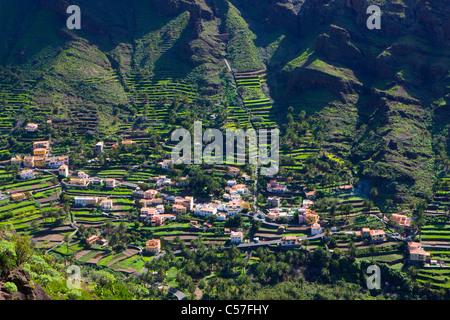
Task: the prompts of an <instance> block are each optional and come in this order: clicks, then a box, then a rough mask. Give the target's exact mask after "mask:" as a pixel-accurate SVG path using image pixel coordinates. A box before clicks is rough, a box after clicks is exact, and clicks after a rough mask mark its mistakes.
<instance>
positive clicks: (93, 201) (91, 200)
mask: <svg viewBox="0 0 450 320" xmlns="http://www.w3.org/2000/svg"><path fill="white" fill-rule="evenodd" d="M74 201H75V202H74V205H75V206H77V207H92V206H96V205H97V204H98V201H99V198H98V197H75V199H74Z"/></svg>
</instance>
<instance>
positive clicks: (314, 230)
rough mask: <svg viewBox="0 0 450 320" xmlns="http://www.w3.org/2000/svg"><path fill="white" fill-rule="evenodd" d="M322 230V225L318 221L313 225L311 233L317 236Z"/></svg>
mask: <svg viewBox="0 0 450 320" xmlns="http://www.w3.org/2000/svg"><path fill="white" fill-rule="evenodd" d="M321 232H322V227H321V226H320V224H318V223H314V224H312V225H311V235H312V236H315V235H316V234H319V233H321Z"/></svg>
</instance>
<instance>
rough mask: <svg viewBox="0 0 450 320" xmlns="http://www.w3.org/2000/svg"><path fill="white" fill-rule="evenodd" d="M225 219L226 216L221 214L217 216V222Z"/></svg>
mask: <svg viewBox="0 0 450 320" xmlns="http://www.w3.org/2000/svg"><path fill="white" fill-rule="evenodd" d="M226 219H227V215H226V214H225V213H223V212H220V213H218V214H217V221H225V220H226Z"/></svg>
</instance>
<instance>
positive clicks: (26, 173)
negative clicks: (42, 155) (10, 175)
mask: <svg viewBox="0 0 450 320" xmlns="http://www.w3.org/2000/svg"><path fill="white" fill-rule="evenodd" d="M19 176H20V179H34V171H33V170H32V169H25V170H22V171H20V172H19Z"/></svg>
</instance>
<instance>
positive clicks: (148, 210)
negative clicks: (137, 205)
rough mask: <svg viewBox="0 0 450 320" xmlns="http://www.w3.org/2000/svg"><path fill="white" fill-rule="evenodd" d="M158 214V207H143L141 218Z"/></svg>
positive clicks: (148, 217)
mask: <svg viewBox="0 0 450 320" xmlns="http://www.w3.org/2000/svg"><path fill="white" fill-rule="evenodd" d="M157 214H158V213H157V212H156V208H148V207H143V208H141V212H140V215H139V219H141V220H144V219H151V218H153V217H154V216H156V215H157Z"/></svg>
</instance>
